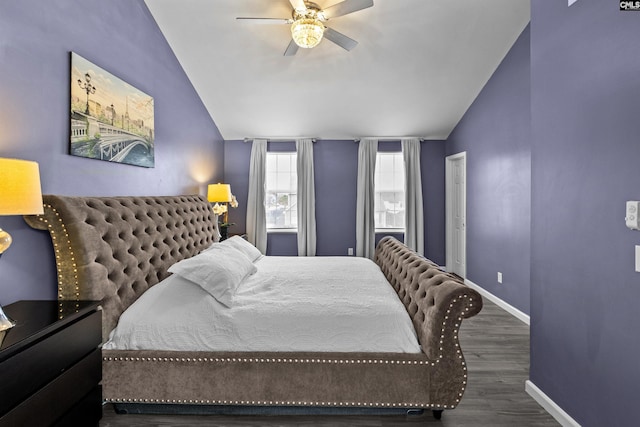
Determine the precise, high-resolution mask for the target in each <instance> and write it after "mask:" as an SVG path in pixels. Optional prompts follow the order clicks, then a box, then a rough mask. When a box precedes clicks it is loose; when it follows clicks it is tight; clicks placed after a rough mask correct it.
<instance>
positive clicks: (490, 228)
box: [446, 26, 531, 313]
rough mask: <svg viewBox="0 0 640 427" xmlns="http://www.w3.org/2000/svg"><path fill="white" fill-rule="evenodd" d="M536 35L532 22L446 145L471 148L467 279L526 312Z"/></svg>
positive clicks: (453, 149) (450, 151)
mask: <svg viewBox="0 0 640 427" xmlns="http://www.w3.org/2000/svg"><path fill="white" fill-rule="evenodd" d="M529 40H530V30H529V27H528V26H527V27H526V28H525V29H524V31H523V32H522V34H521V35H520V37H519V38H518V39H517V40H516V42H515V43H514V45H513V47H512V48H511V50H510V51H509V53H508V54H507V56H506V57H505V58H504V60H503V61H502V63H501V64H500V65H499V67H498V69H497V70H496V71H495V73H494V74H493V76H492V77H491V79H490V80H489V81H488V82H487V84H486V85H485V87H484V88H483V90H482V92H481V93H480V94H479V95H478V97H477V98H476V100H475V101H474V102H473V104H472V105H471V107H470V108H469V110H467V112H466V114H465V115H464V117H463V118H462V120H461V121H460V123H458V125H457V126H456V128H455V129H454V131H453V132H452V133H451V135H450V136H449V138H448V139H447V148H446V149H447V154H448V155H450V154H455V153H459V152H462V151H466V152H467V278H468V279H469V280H471V281H472V282H474V283H476V284H478V285H480V286H482V287H483V288H485V289H486V290H487V291H489V292H491V293H492V294H493V295H496V296H497V297H499V298H501V299H502V300H504V301H506V302H508V303H509V304H511V305H512V306H515V307H517V308H518V309H520V310H521V311H523V312H525V313H529V284H530V277H529V276H530V274H529V273H530V269H529V266H530V243H531V242H530V239H531V234H530V224H531V216H530V212H531V204H530V199H531V144H530V135H531V125H530V120H531V117H530V112H531V111H530V92H529V89H530V82H529V73H530V55H529ZM499 271H500V272H502V273H503V283H502V284H498V282H497V272H499Z"/></svg>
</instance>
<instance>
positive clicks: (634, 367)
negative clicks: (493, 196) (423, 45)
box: [530, 0, 640, 426]
mask: <svg viewBox="0 0 640 427" xmlns="http://www.w3.org/2000/svg"><path fill="white" fill-rule="evenodd" d="M531 3H532V5H531V6H532V7H531V98H532V100H531V115H532V190H533V191H532V234H531V235H532V239H531V240H532V245H531V248H532V249H531V252H532V256H531V373H530V376H531V380H532V381H533V382H534V383H535V384H536V385H537V386H538V387H539V388H540V389H542V391H544V392H545V393H546V394H547V395H548V396H549V397H550V398H551V399H552V400H554V401H555V402H556V403H557V404H558V405H560V406H561V407H562V408H563V409H564V410H565V411H566V412H568V413H569V415H571V416H572V417H573V418H574V419H575V420H576V421H578V422H579V423H580V424H582V425H583V426H605V425H606V426H630V425H638V415H637V406H638V398H639V397H640V368H639V367H638V355H639V354H640V338H639V337H638V331H639V330H640V316H639V315H638V307H637V305H638V301H640V273H636V272H635V271H634V246H635V245H639V244H640V233H639V232H637V231H631V230H629V229H627V228H626V227H625V224H624V216H625V201H626V200H640V190H639V187H638V182H639V180H638V170H639V167H638V162H639V160H640V120H638V114H639V113H640V78H639V77H638V73H639V71H640V55H638V49H637V46H638V42H640V13H638V12H623V11H619V10H618V4H617V2H609V1H597V0H580V1H578V2H577V3H575V4H574V5H573V6H571V7H570V8H567V4H566V2H564V3H563V2H561V1H554V2H550V1H547V0H533V1H532V2H531Z"/></svg>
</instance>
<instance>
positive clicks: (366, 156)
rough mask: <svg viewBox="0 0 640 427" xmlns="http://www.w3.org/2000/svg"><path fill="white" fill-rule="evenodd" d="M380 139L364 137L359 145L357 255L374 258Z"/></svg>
mask: <svg viewBox="0 0 640 427" xmlns="http://www.w3.org/2000/svg"><path fill="white" fill-rule="evenodd" d="M377 153H378V140H377V139H374V138H363V139H361V140H360V144H359V146H358V187H357V190H358V191H357V195H356V256H360V257H366V258H371V259H373V256H374V253H375V246H376V243H375V240H376V222H375V170H376V155H377Z"/></svg>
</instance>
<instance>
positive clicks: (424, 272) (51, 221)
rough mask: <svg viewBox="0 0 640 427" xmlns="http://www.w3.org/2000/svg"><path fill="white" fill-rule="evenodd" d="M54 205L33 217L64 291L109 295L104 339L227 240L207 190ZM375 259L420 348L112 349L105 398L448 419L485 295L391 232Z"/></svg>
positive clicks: (156, 404)
mask: <svg viewBox="0 0 640 427" xmlns="http://www.w3.org/2000/svg"><path fill="white" fill-rule="evenodd" d="M44 207H45V209H44V211H45V213H44V214H43V215H39V216H31V217H26V218H25V219H26V220H27V222H28V223H29V225H31V226H32V227H34V228H37V229H41V230H47V231H48V232H49V233H50V234H51V238H52V243H53V248H54V253H55V258H56V264H57V270H58V298H59V299H60V300H82V299H85V300H101V301H102V307H103V338H104V340H105V341H106V340H107V339H108V337H109V334H110V332H111V331H112V330H113V329H114V328H115V327H116V325H117V323H118V319H119V318H120V316H121V315H122V313H123V312H124V311H125V310H126V309H127V308H128V307H130V306H131V305H132V304H133V303H134V302H136V300H138V298H139V297H140V296H141V295H142V294H144V293H145V292H146V291H147V290H148V289H149V288H150V287H152V286H154V285H156V284H158V283H159V282H161V281H162V280H164V279H166V278H167V277H168V276H170V274H171V273H169V272H168V270H169V268H170V267H171V266H172V265H174V264H175V263H176V262H178V261H181V260H185V259H188V258H190V257H193V256H195V255H197V254H199V253H200V252H202V251H204V250H206V249H207V248H209V247H210V246H211V245H212V244H213V243H214V242H215V241H217V235H218V233H217V230H216V225H215V218H214V215H213V213H212V211H211V208H210V206H209V204H208V202H207V201H206V200H205V199H204V198H203V197H200V196H166V197H158V196H155V197H66V196H53V195H49V196H45V197H44ZM375 262H376V264H377V265H378V266H379V267H380V270H381V271H382V273H383V274H384V276H385V277H386V279H387V280H388V282H389V283H390V284H391V286H392V287H393V289H394V290H395V291H396V293H397V295H398V297H399V299H400V300H401V301H402V303H403V305H404V307H405V308H406V311H407V313H408V314H409V317H410V319H411V323H412V324H413V326H414V328H415V333H416V336H417V339H418V341H419V344H420V348H421V349H422V351H421V352H419V353H401V352H370V351H366V352H365V351H362V352H360V351H348V352H333V351H211V350H206V351H167V350H110V349H103V351H102V352H103V381H102V386H103V399H104V401H105V402H112V403H115V404H118V405H121V406H122V407H123V408H126V405H135V406H136V408H139V407H146V408H147V409H150V411H152V412H153V411H159V412H162V411H166V410H170V411H173V412H175V411H178V412H180V411H182V412H186V413H188V412H193V411H194V408H196V409H195V410H200V409H202V410H204V409H206V408H213V409H215V410H217V409H219V408H238V407H252V408H255V407H269V408H281V409H287V408H289V409H290V408H302V409H303V410H304V409H305V408H306V409H308V410H309V411H310V412H312V411H313V410H315V409H317V408H327V409H347V408H348V409H353V410H360V409H362V408H364V409H389V410H398V409H402V410H422V409H432V410H434V414H436V416H437V417H439V415H440V414H441V411H442V410H445V409H453V408H455V407H456V406H457V405H458V403H459V402H460V399H461V398H462V395H463V393H464V390H465V388H466V384H467V369H466V364H465V360H464V356H463V354H462V350H461V348H460V343H459V340H458V330H459V328H460V324H461V322H462V320H463V319H464V318H468V317H471V316H473V315H475V314H477V313H478V312H479V311H480V309H481V307H482V299H481V297H480V295H479V294H478V293H477V292H475V291H473V290H472V289H469V288H467V287H466V286H464V284H462V283H460V281H459V280H457V279H456V278H455V277H453V276H450V275H448V274H447V273H445V272H443V271H441V269H440V268H439V267H438V266H437V265H435V264H434V263H432V262H431V261H429V260H427V259H425V258H423V257H421V256H419V255H417V254H416V253H414V252H412V251H411V250H409V249H408V248H407V247H405V246H404V245H403V244H402V243H400V242H398V241H397V240H395V239H393V238H390V237H386V238H384V239H382V240H381V242H380V243H379V244H378V246H377V249H376V255H375ZM216 408H217V409H216ZM136 410H137V409H136ZM213 412H215V411H213Z"/></svg>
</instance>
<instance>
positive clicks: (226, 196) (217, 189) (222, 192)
mask: <svg viewBox="0 0 640 427" xmlns="http://www.w3.org/2000/svg"><path fill="white" fill-rule="evenodd" d="M207 200H208V201H209V202H211V203H220V202H224V203H229V202H230V201H231V185H229V184H220V183H218V184H209V187H208V189H207Z"/></svg>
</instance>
